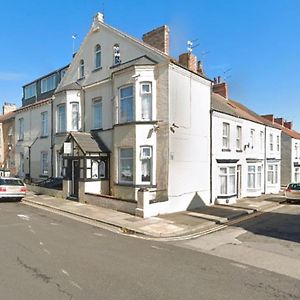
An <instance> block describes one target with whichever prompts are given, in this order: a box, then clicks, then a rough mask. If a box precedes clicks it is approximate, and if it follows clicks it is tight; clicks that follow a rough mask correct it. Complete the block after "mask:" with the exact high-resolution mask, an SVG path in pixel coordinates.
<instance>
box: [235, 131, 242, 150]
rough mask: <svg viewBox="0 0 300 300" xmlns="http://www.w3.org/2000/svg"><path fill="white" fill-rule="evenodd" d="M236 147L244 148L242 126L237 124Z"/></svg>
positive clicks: (238, 148)
mask: <svg viewBox="0 0 300 300" xmlns="http://www.w3.org/2000/svg"><path fill="white" fill-rule="evenodd" d="M236 149H237V150H242V127H241V126H236Z"/></svg>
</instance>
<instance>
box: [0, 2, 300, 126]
mask: <svg viewBox="0 0 300 300" xmlns="http://www.w3.org/2000/svg"><path fill="white" fill-rule="evenodd" d="M103 10H104V14H105V22H106V23H108V24H110V25H112V26H114V27H116V28H118V29H119V30H121V31H124V32H126V33H128V34H130V35H133V36H135V37H137V38H141V37H142V35H143V33H145V32H148V31H150V30H151V29H153V28H156V27H158V26H161V25H163V24H167V25H168V26H169V27H170V46H171V47H170V54H171V55H172V56H173V57H175V58H177V57H178V55H179V54H181V53H183V52H186V48H187V44H186V43H187V41H188V40H193V41H194V45H195V46H196V47H195V48H194V49H193V53H194V54H195V55H197V57H198V59H200V60H203V62H204V69H205V72H206V74H207V76H208V77H210V78H213V77H216V76H218V75H220V76H222V77H223V78H225V80H226V81H227V83H228V85H229V96H230V97H231V98H232V99H235V100H237V101H239V102H241V103H243V104H245V105H246V106H248V107H249V108H250V109H253V110H254V111H256V112H257V113H259V114H269V113H274V114H275V116H277V117H284V118H285V119H287V120H292V121H293V122H294V126H295V128H296V129H297V130H298V131H300V118H299V106H300V101H299V98H300V96H299V91H298V89H299V87H300V76H299V74H298V70H299V67H300V59H299V54H300V17H299V16H300V1H299V0H263V1H262V0H251V1H246V0H227V1H225V0H213V1H211V0H206V1H203V0H190V1H175V0H173V1H171V0H164V1H162V0H160V1H157V0H151V1H140V0H139V1H138V0H129V1H126V0H123V1H121V0H119V1H112V0H104V1H102V0H101V1H100V0H51V1H42V0H27V1H24V0H18V1H14V0H11V1H5V2H4V1H3V2H2V3H1V10H0V28H1V30H0V41H1V43H0V44H1V48H0V53H1V65H0V101H1V105H2V103H3V102H4V101H6V102H12V103H16V104H17V105H18V106H20V105H21V98H22V85H24V84H26V83H29V82H31V81H33V80H35V79H36V78H38V77H40V76H43V75H45V74H47V73H49V72H51V71H53V70H55V69H57V68H60V67H62V66H64V65H67V64H68V63H69V62H70V60H71V58H72V42H73V40H72V35H73V34H77V36H78V38H77V40H76V41H75V42H76V44H75V48H78V47H79V45H80V42H81V41H82V39H83V38H84V36H85V34H86V33H87V32H88V30H89V28H90V26H91V23H92V19H93V16H94V15H95V14H96V12H97V11H101V12H103Z"/></svg>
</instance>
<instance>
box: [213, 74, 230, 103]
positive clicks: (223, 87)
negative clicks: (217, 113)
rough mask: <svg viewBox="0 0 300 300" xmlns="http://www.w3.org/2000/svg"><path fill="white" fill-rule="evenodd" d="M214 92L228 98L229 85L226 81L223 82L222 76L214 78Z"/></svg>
mask: <svg viewBox="0 0 300 300" xmlns="http://www.w3.org/2000/svg"><path fill="white" fill-rule="evenodd" d="M213 92H214V93H216V94H219V95H220V96H222V97H224V98H226V99H228V86H227V83H226V82H222V80H221V76H218V77H217V78H214V83H213Z"/></svg>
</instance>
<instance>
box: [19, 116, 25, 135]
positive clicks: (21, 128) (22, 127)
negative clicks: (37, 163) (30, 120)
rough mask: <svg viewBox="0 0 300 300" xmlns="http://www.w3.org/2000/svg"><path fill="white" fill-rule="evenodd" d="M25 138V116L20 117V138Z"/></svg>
mask: <svg viewBox="0 0 300 300" xmlns="http://www.w3.org/2000/svg"><path fill="white" fill-rule="evenodd" d="M23 139H24V118H20V119H19V140H23Z"/></svg>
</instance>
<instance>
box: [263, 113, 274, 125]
mask: <svg viewBox="0 0 300 300" xmlns="http://www.w3.org/2000/svg"><path fill="white" fill-rule="evenodd" d="M261 116H262V117H263V118H265V119H267V120H269V121H271V122H272V123H274V115H272V114H270V115H261Z"/></svg>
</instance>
